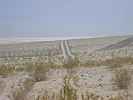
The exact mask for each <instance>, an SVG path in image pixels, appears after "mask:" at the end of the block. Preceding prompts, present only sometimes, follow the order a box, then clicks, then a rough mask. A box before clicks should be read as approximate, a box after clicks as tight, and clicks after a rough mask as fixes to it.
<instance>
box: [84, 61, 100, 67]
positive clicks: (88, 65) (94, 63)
mask: <svg viewBox="0 0 133 100" xmlns="http://www.w3.org/2000/svg"><path fill="white" fill-rule="evenodd" d="M99 65H100V63H99V62H98V61H95V60H88V61H87V62H85V63H84V64H83V66H86V67H94V66H99Z"/></svg>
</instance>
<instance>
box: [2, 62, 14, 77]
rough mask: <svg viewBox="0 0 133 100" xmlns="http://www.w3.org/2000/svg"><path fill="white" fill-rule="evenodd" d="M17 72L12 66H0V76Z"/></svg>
mask: <svg viewBox="0 0 133 100" xmlns="http://www.w3.org/2000/svg"><path fill="white" fill-rule="evenodd" d="M14 72H15V67H14V66H11V65H5V64H2V65H0V75H9V74H12V73H14Z"/></svg>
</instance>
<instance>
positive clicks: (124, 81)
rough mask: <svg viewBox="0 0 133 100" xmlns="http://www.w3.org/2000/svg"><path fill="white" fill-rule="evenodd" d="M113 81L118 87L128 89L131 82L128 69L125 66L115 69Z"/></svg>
mask: <svg viewBox="0 0 133 100" xmlns="http://www.w3.org/2000/svg"><path fill="white" fill-rule="evenodd" d="M113 81H114V83H115V85H116V86H117V87H118V89H128V88H129V86H130V82H131V75H130V73H129V70H128V69H125V68H120V69H116V70H115V73H114V78H113Z"/></svg>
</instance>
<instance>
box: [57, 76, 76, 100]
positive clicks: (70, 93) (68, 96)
mask: <svg viewBox="0 0 133 100" xmlns="http://www.w3.org/2000/svg"><path fill="white" fill-rule="evenodd" d="M69 81H70V80H69V78H68V77H65V78H64V87H63V90H61V92H60V96H59V97H60V100H77V95H76V90H75V89H73V88H72V87H71V85H70V83H69Z"/></svg>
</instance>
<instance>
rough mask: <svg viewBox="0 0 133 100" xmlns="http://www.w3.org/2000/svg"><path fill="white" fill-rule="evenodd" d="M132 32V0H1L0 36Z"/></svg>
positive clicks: (87, 34)
mask: <svg viewBox="0 0 133 100" xmlns="http://www.w3.org/2000/svg"><path fill="white" fill-rule="evenodd" d="M132 32H133V0H0V37H21V36H24V37H26V36H29V37H30V36H33V37H34V36H38V37H42V36H43V37H47V36H89V35H94V34H98V35H104V34H106V35H110V34H112V33H113V34H114V35H118V34H127V33H132Z"/></svg>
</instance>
